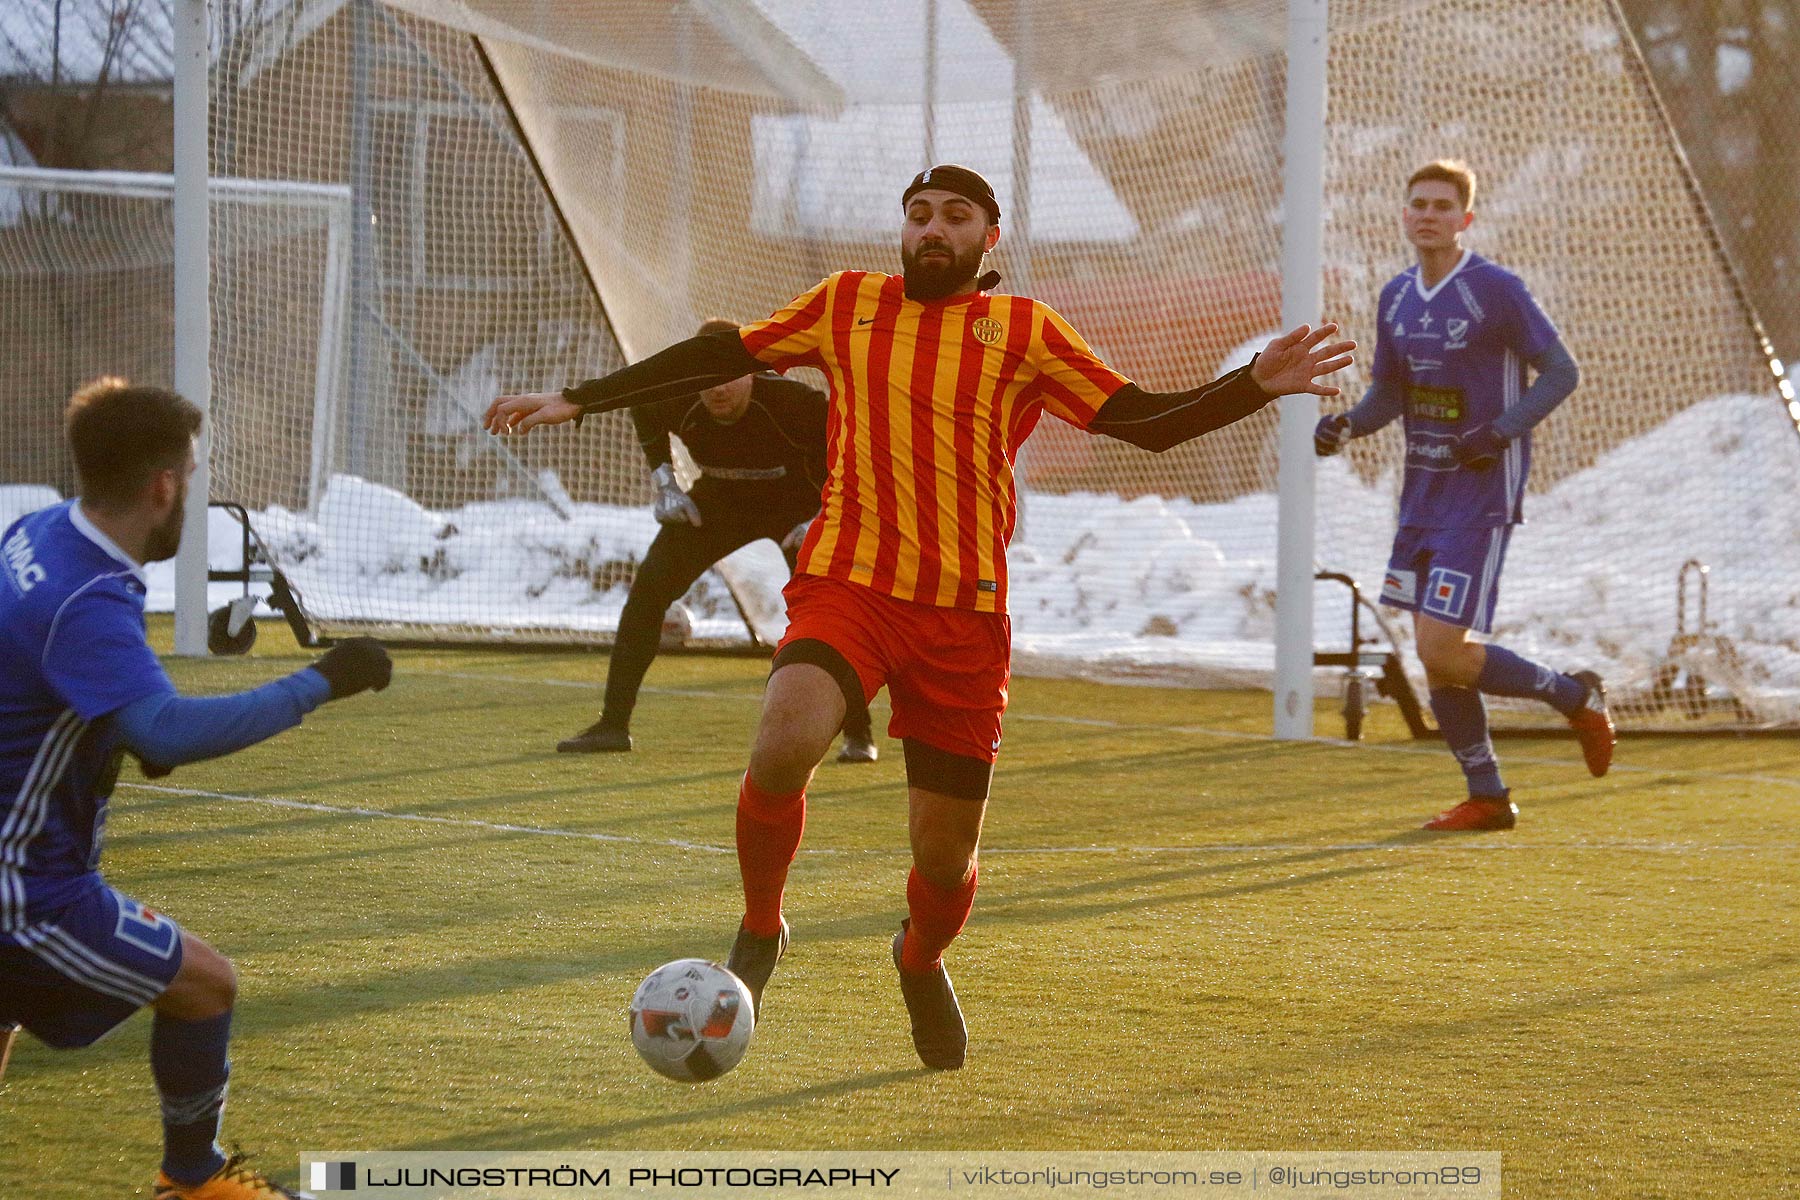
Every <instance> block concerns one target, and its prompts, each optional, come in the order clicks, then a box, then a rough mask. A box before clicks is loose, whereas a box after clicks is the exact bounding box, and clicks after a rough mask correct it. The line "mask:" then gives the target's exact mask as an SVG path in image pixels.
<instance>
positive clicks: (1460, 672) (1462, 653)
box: [1418, 636, 1481, 687]
mask: <svg viewBox="0 0 1800 1200" xmlns="http://www.w3.org/2000/svg"><path fill="white" fill-rule="evenodd" d="M1418 649H1419V663H1420V665H1422V666H1423V667H1424V668H1425V674H1426V675H1427V676H1429V677H1430V679H1431V680H1432V682H1434V683H1439V684H1447V685H1449V686H1451V687H1468V686H1469V685H1470V684H1472V683H1474V682H1475V677H1476V676H1477V675H1478V674H1480V670H1481V664H1480V649H1479V647H1477V646H1475V645H1474V644H1473V643H1471V642H1467V641H1464V640H1463V639H1462V638H1461V637H1460V636H1458V637H1446V636H1439V637H1424V638H1420V639H1419V645H1418Z"/></svg>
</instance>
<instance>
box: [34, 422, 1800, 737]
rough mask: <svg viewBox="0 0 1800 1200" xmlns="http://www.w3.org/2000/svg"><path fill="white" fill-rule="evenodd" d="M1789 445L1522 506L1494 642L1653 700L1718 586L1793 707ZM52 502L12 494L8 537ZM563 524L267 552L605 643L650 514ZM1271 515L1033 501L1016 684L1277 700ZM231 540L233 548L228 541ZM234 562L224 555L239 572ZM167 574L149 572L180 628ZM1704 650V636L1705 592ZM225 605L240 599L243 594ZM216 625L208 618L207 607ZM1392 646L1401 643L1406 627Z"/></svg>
mask: <svg viewBox="0 0 1800 1200" xmlns="http://www.w3.org/2000/svg"><path fill="white" fill-rule="evenodd" d="M1793 437H1794V434H1793V430H1792V429H1791V428H1790V427H1788V426H1787V424H1786V422H1785V421H1784V420H1783V417H1782V413H1781V410H1780V409H1779V407H1778V406H1776V405H1773V404H1771V403H1770V402H1769V400H1768V399H1767V398H1765V397H1762V396H1726V397H1721V398H1719V399H1716V400H1713V401H1710V402H1708V403H1705V404H1701V405H1696V406H1695V407H1693V408H1690V409H1688V410H1687V411H1686V412H1684V413H1682V414H1680V415H1679V416H1677V417H1675V418H1674V419H1672V420H1670V421H1668V422H1666V423H1665V424H1663V425H1662V426H1660V427H1658V428H1657V429H1655V430H1652V431H1651V432H1649V433H1647V434H1645V435H1643V436H1642V437H1639V438H1636V439H1634V440H1632V441H1630V442H1626V443H1623V444H1621V445H1619V446H1617V447H1616V448H1614V449H1613V450H1612V451H1611V452H1609V453H1608V454H1607V455H1605V456H1604V457H1603V458H1601V459H1600V460H1599V461H1597V462H1596V463H1595V464H1594V465H1593V466H1592V467H1590V468H1588V469H1587V470H1585V471H1582V472H1580V473H1578V474H1575V475H1572V476H1570V477H1568V478H1566V479H1564V480H1562V481H1561V482H1560V483H1559V484H1558V485H1557V486H1556V487H1555V488H1554V489H1553V490H1551V491H1550V492H1548V493H1546V494H1542V495H1534V496H1531V497H1529V498H1528V500H1527V508H1526V515H1527V517H1528V518H1529V521H1528V523H1527V524H1526V525H1524V526H1523V527H1521V528H1520V529H1519V530H1517V532H1516V533H1515V535H1514V537H1513V541H1512V545H1511V550H1510V553H1509V557H1508V561H1507V566H1506V572H1505V576H1504V581H1503V584H1502V588H1501V598H1500V611H1499V618H1498V621H1497V626H1496V629H1495V636H1496V638H1497V639H1498V640H1502V641H1504V642H1505V643H1506V644H1508V645H1509V646H1512V647H1513V648H1515V649H1517V650H1518V651H1519V652H1521V653H1524V654H1527V655H1529V656H1532V657H1536V658H1540V659H1543V660H1545V661H1547V662H1550V663H1553V664H1557V665H1563V666H1567V667H1573V666H1576V665H1581V666H1591V667H1594V668H1596V669H1598V670H1600V671H1602V672H1603V673H1605V674H1606V675H1607V677H1608V678H1609V680H1616V681H1621V682H1624V681H1631V680H1635V681H1639V682H1641V681H1643V680H1644V679H1646V678H1648V676H1649V675H1650V673H1652V672H1653V671H1654V670H1655V668H1656V666H1657V665H1658V663H1659V662H1660V661H1661V660H1663V659H1664V657H1665V656H1666V654H1667V652H1668V649H1669V645H1670V640H1671V638H1672V637H1673V635H1674V634H1675V632H1676V628H1677V618H1678V614H1677V612H1676V581H1677V578H1678V576H1679V575H1680V573H1681V570H1682V564H1683V563H1684V562H1686V561H1687V560H1688V559H1690V558H1696V559H1699V560H1702V561H1704V562H1705V563H1706V564H1707V565H1708V566H1709V567H1710V569H1711V571H1710V595H1709V597H1708V610H1707V614H1706V615H1707V618H1708V621H1709V623H1710V626H1711V627H1712V628H1714V629H1716V631H1717V632H1720V633H1723V634H1726V635H1728V636H1729V637H1730V638H1731V639H1732V641H1733V642H1734V643H1735V647H1736V650H1737V652H1738V654H1739V656H1740V659H1741V665H1742V669H1743V670H1744V672H1746V674H1747V675H1748V676H1749V677H1750V678H1752V679H1754V680H1757V681H1760V682H1762V683H1765V684H1772V685H1773V686H1774V687H1775V688H1777V689H1781V690H1786V691H1791V692H1794V694H1795V695H1796V703H1797V704H1800V493H1797V490H1796V487H1795V479H1794V464H1795V461H1796V455H1795V453H1794V450H1795V447H1794V444H1793ZM1396 482H1397V481H1395V480H1393V479H1381V480H1377V481H1375V482H1374V483H1373V484H1371V483H1366V482H1364V481H1363V480H1361V479H1360V478H1358V477H1357V476H1356V475H1355V473H1354V472H1352V471H1351V469H1350V468H1349V465H1348V464H1347V463H1346V462H1344V461H1343V460H1341V459H1328V460H1325V461H1323V462H1322V463H1320V465H1319V473H1318V509H1319V533H1318V538H1317V557H1318V560H1319V562H1320V563H1321V564H1322V565H1324V566H1326V567H1328V568H1330V569H1333V570H1340V571H1346V572H1348V573H1350V574H1352V575H1354V576H1355V577H1356V578H1357V579H1358V580H1359V582H1360V583H1361V584H1362V586H1363V588H1364V591H1365V594H1366V595H1368V596H1370V597H1371V598H1373V596H1374V595H1375V594H1376V592H1377V591H1378V589H1379V586H1380V579H1381V574H1382V570H1383V567H1384V566H1385V564H1386V561H1387V554H1388V549H1389V544H1390V542H1391V540H1392V537H1393V531H1394V501H1393V495H1394V490H1395V486H1394V485H1395V483H1396ZM51 499H54V493H51V492H49V491H48V489H41V488H38V489H26V488H0V518H5V519H10V517H11V516H15V515H17V514H18V513H20V512H24V511H28V510H29V509H31V508H35V507H38V506H40V505H41V504H43V503H46V502H48V501H49V500H51ZM570 511H571V516H570V519H568V520H566V521H564V520H561V519H558V518H557V517H555V516H554V515H553V514H551V512H550V511H549V510H548V509H547V508H545V507H544V506H543V505H541V504H538V503H535V502H531V501H524V500H505V501H493V502H488V503H480V504H470V505H467V506H465V507H463V508H459V509H457V510H455V511H453V512H434V511H431V510H428V509H425V508H422V507H420V506H419V505H418V504H416V503H414V502H413V501H412V500H411V499H409V498H408V497H406V496H404V495H402V494H400V493H398V492H396V491H393V490H392V489H389V488H385V487H382V486H380V485H377V484H374V483H370V482H367V481H364V480H361V479H356V478H352V477H348V476H338V477H336V478H334V479H332V481H331V483H330V487H329V488H328V490H327V492H326V495H325V497H324V499H323V501H322V502H321V504H320V506H319V511H318V513H317V516H316V518H314V517H309V516H307V515H305V514H301V513H293V512H288V511H286V510H284V509H281V508H270V509H268V510H266V511H264V512H261V513H258V514H256V515H255V517H254V523H255V526H256V528H257V531H258V532H259V533H260V534H261V536H262V538H263V540H264V541H265V542H266V543H267V544H268V546H269V548H270V551H271V553H272V554H273V555H274V557H275V559H276V561H277V562H278V563H280V565H281V567H282V569H283V570H284V571H285V572H286V573H287V575H288V577H289V578H290V579H291V580H292V581H293V583H294V584H295V586H296V587H297V588H298V590H299V591H300V593H301V595H302V596H303V598H304V600H305V603H306V605H307V607H308V609H309V610H310V611H311V612H312V613H313V614H314V615H315V616H317V617H318V618H320V619H322V620H324V621H326V622H330V621H334V620H336V621H358V622H369V621H373V622H379V623H389V624H400V625H423V626H428V627H429V626H453V625H454V626H464V627H469V628H473V629H477V630H482V629H493V630H512V631H531V630H543V631H547V632H548V631H574V632H577V633H585V634H597V635H605V634H609V633H610V632H611V631H612V630H613V628H614V627H615V626H616V624H617V622H618V616H619V610H620V609H621V607H622V606H623V604H624V600H625V595H626V592H627V590H628V588H629V585H630V581H631V578H632V576H633V574H634V572H635V570H636V565H637V563H638V562H639V561H640V560H641V559H642V557H643V554H644V551H645V550H646V549H647V547H648V546H649V544H650V541H651V539H652V538H653V537H654V536H655V533H656V528H657V527H656V523H655V521H654V520H653V519H652V517H651V515H650V513H649V511H648V510H647V509H643V508H621V507H614V506H608V505H595V504H576V505H573V506H572V508H571V510H570ZM1276 513H1277V502H1276V498H1275V497H1274V496H1273V495H1252V496H1244V497H1240V498H1238V499H1236V500H1233V501H1231V502H1229V503H1224V504H1211V505H1202V504H1196V503H1193V502H1191V501H1187V500H1171V499H1163V498H1160V497H1154V496H1145V497H1139V498H1136V499H1131V500H1126V499H1121V498H1119V497H1117V496H1107V495H1093V494H1076V495H1038V494H1031V495H1028V496H1026V498H1025V502H1024V507H1023V513H1022V521H1021V527H1020V531H1019V535H1018V536H1017V537H1016V538H1015V540H1014V544H1013V547H1012V552H1011V554H1010V556H1009V561H1010V570H1011V611H1012V617H1013V636H1014V648H1015V652H1016V655H1017V660H1018V665H1019V667H1020V668H1021V670H1053V671H1092V672H1102V673H1107V674H1114V675H1132V674H1140V675H1157V674H1161V675H1171V674H1175V675H1185V676H1187V677H1190V678H1203V679H1204V678H1210V679H1213V680H1215V681H1219V682H1266V681H1267V679H1268V676H1269V672H1270V671H1271V669H1272V666H1273V645H1272V639H1273V633H1274V589H1275V574H1276V571H1275V553H1276ZM221 521H222V522H223V523H224V527H223V528H221V526H220V522H221ZM235 530H236V525H235V523H233V522H231V521H230V520H229V518H226V517H224V516H223V514H220V513H217V512H215V514H214V529H213V534H212V536H213V543H212V544H213V548H214V555H213V556H214V558H215V560H216V561H215V565H224V566H235V565H236V533H235ZM227 547H228V551H227V549H226V548H227ZM733 562H734V564H735V570H734V573H733V578H734V579H737V580H740V581H741V582H742V583H745V584H747V585H748V586H750V587H752V588H755V589H756V590H758V591H761V592H762V593H763V594H764V596H765V597H766V596H770V595H773V594H775V593H778V592H779V589H780V586H781V584H782V582H783V579H784V576H785V567H784V565H783V564H782V563H781V561H780V558H779V556H778V555H777V554H776V553H775V551H774V549H773V547H772V545H769V544H759V545H758V546H756V547H749V548H746V550H744V551H740V552H739V554H738V555H736V556H734V558H733ZM171 580H172V571H171V567H170V565H169V564H158V565H156V566H153V567H152V571H151V581H152V588H151V601H152V604H153V606H156V607H162V608H167V607H169V606H170V602H171V598H172V584H171ZM1690 584H1691V585H1693V586H1691V587H1690V595H1689V612H1688V620H1689V626H1690V629H1692V630H1694V631H1699V624H1698V618H1699V595H1698V586H1697V585H1698V576H1697V575H1691V576H1690ZM214 586H215V594H217V589H218V588H219V587H220V586H224V588H225V589H226V591H227V592H230V591H232V590H235V589H234V587H233V585H214ZM217 602H218V601H216V600H215V603H217ZM688 604H689V606H690V608H691V609H693V610H694V616H695V636H696V638H700V639H706V640H712V641H738V642H743V641H745V640H747V639H746V633H745V629H744V624H743V621H742V619H741V618H740V617H739V616H738V614H737V610H736V607H735V605H734V604H733V602H732V600H731V597H730V594H729V593H728V592H727V590H726V589H725V587H724V586H723V582H722V581H721V580H720V579H719V578H718V576H716V575H712V574H709V575H707V576H704V577H703V578H702V580H701V582H700V583H699V584H697V585H696V586H695V590H694V591H693V592H692V593H690V595H689V597H688ZM1348 604H1349V598H1348V595H1347V594H1346V592H1345V590H1344V589H1343V588H1342V587H1341V586H1340V585H1337V584H1321V585H1319V586H1318V588H1317V591H1316V604H1315V621H1314V631H1315V643H1316V644H1317V645H1318V646H1320V647H1321V648H1330V649H1341V648H1344V647H1345V644H1346V642H1347V635H1348V624H1349V621H1348ZM1394 624H1395V625H1396V626H1397V628H1398V630H1399V632H1400V633H1401V635H1402V637H1403V638H1404V636H1405V635H1406V632H1407V629H1406V623H1405V622H1404V621H1397V622H1394Z"/></svg>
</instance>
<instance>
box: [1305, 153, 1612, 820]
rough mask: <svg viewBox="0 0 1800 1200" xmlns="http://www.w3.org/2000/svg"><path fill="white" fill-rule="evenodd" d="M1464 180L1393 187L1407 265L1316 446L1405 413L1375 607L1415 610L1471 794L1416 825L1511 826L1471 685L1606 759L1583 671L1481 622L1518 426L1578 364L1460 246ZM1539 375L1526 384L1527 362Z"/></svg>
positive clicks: (1601, 720) (1520, 478) (1593, 695)
mask: <svg viewBox="0 0 1800 1200" xmlns="http://www.w3.org/2000/svg"><path fill="white" fill-rule="evenodd" d="M1474 204H1475V175H1474V172H1472V171H1471V170H1469V168H1468V167H1467V166H1465V165H1463V164H1462V163H1460V162H1453V161H1439V162H1434V163H1431V164H1429V165H1427V166H1424V167H1421V168H1420V169H1419V170H1417V171H1415V172H1414V173H1413V175H1412V178H1411V179H1409V180H1407V183H1406V206H1405V208H1404V210H1403V215H1402V225H1403V227H1404V229H1405V232H1406V238H1407V240H1408V241H1409V242H1411V243H1412V246H1413V249H1414V250H1415V251H1417V253H1418V260H1419V261H1418V264H1417V265H1416V266H1413V267H1410V268H1408V269H1407V270H1405V271H1402V272H1401V273H1400V274H1399V275H1396V276H1395V277H1394V278H1393V279H1392V280H1390V281H1389V282H1388V284H1387V286H1386V287H1384V288H1382V290H1381V300H1380V304H1379V307H1378V312H1379V319H1380V322H1381V326H1380V330H1379V336H1378V337H1377V340H1376V343H1375V362H1374V366H1373V368H1372V370H1371V373H1372V375H1373V377H1374V382H1373V383H1372V384H1371V386H1370V388H1369V390H1368V393H1367V394H1366V395H1364V396H1363V398H1362V400H1361V402H1359V403H1358V404H1357V405H1356V406H1355V407H1354V408H1352V409H1351V410H1350V411H1349V412H1345V413H1333V414H1331V415H1329V416H1326V417H1324V418H1323V419H1321V420H1320V421H1319V424H1318V428H1317V429H1316V430H1315V431H1314V435H1313V443H1314V449H1315V450H1317V452H1318V453H1319V454H1320V455H1328V454H1336V453H1337V452H1338V451H1339V450H1340V449H1341V448H1342V447H1343V444H1344V443H1345V442H1346V441H1348V440H1350V439H1351V438H1356V437H1364V436H1367V435H1368V434H1371V433H1374V432H1375V431H1376V430H1377V429H1380V428H1382V427H1383V426H1385V425H1387V424H1389V423H1390V422H1392V421H1393V420H1394V418H1396V417H1403V418H1404V421H1405V428H1406V473H1405V480H1404V482H1403V484H1402V486H1401V492H1400V530H1399V534H1398V536H1396V538H1395V539H1394V550H1393V554H1392V555H1391V557H1390V558H1389V560H1388V568H1387V575H1386V578H1385V579H1384V581H1383V583H1382V587H1381V602H1382V603H1383V604H1387V605H1392V606H1393V607H1395V608H1402V609H1406V610H1407V611H1409V612H1411V613H1412V614H1413V631H1414V634H1415V637H1416V641H1417V646H1418V651H1419V658H1420V660H1421V661H1422V662H1423V663H1424V665H1425V675H1426V679H1427V681H1428V683H1429V685H1430V689H1431V710H1432V712H1433V713H1435V714H1436V715H1437V720H1438V727H1439V728H1440V729H1441V730H1442V731H1443V734H1444V740H1445V741H1447V742H1449V743H1450V749H1451V752H1452V753H1454V754H1455V755H1456V761H1457V762H1458V763H1460V764H1461V765H1462V769H1463V774H1464V775H1465V776H1466V777H1467V779H1468V784H1469V798H1468V799H1467V800H1465V801H1463V802H1462V803H1461V804H1458V805H1456V806H1455V807H1453V808H1450V809H1448V810H1446V811H1444V812H1442V813H1439V814H1438V815H1437V816H1436V817H1434V818H1433V819H1431V820H1430V821H1427V822H1426V823H1425V828H1427V829H1443V830H1484V829H1511V828H1512V827H1513V824H1514V822H1515V821H1516V820H1517V817H1518V811H1519V810H1518V808H1517V806H1516V805H1514V804H1513V803H1512V798H1511V795H1510V793H1509V792H1508V790H1507V788H1506V786H1505V785H1504V784H1503V783H1502V782H1501V780H1500V765H1499V763H1498V762H1497V761H1496V760H1495V758H1494V747H1493V742H1492V740H1491V739H1490V737H1489V735H1488V720H1487V707H1486V705H1485V704H1484V703H1483V701H1482V698H1481V697H1482V693H1484V692H1485V693H1487V694H1488V695H1491V696H1525V697H1533V698H1536V699H1538V700H1542V701H1543V702H1544V703H1546V704H1549V705H1550V706H1552V707H1553V708H1555V709H1556V710H1557V711H1558V712H1560V713H1562V714H1563V715H1564V716H1565V717H1567V718H1568V720H1569V724H1570V725H1571V726H1572V727H1573V728H1574V730H1575V735H1576V737H1577V738H1578V739H1579V740H1580V743H1581V752H1582V756H1583V757H1584V758H1585V759H1586V761H1587V768H1588V770H1589V771H1590V772H1591V773H1592V774H1594V775H1596V776H1599V775H1604V774H1606V770H1607V767H1608V766H1610V765H1611V763H1612V751H1613V724H1612V718H1611V717H1610V716H1609V715H1608V713H1607V710H1606V693H1605V689H1604V688H1603V687H1602V686H1601V681H1600V677H1599V676H1598V675H1596V674H1594V673H1593V672H1592V671H1577V672H1576V673H1574V674H1572V675H1565V674H1563V673H1561V672H1559V671H1554V670H1552V669H1550V668H1549V667H1544V666H1539V665H1538V664H1536V663H1533V662H1529V661H1527V660H1526V659H1524V658H1521V657H1520V656H1519V655H1517V654H1514V653H1513V652H1512V651H1510V650H1507V649H1506V648H1504V647H1502V646H1495V645H1484V644H1482V643H1480V642H1476V641H1471V640H1470V638H1469V635H1470V634H1471V633H1480V634H1485V633H1488V632H1490V631H1491V630H1492V628H1493V620H1494V602H1495V600H1496V599H1497V597H1498V594H1499V587H1500V567H1501V564H1502V563H1503V562H1504V561H1505V559H1506V546H1507V542H1508V540H1509V539H1510V538H1511V537H1512V530H1513V526H1514V525H1516V524H1519V523H1520V522H1521V521H1523V520H1524V511H1523V501H1524V496H1525V476H1526V472H1527V471H1529V470H1530V468H1531V429H1532V427H1533V426H1534V425H1536V424H1537V423H1538V422H1539V421H1541V420H1543V419H1544V417H1545V416H1546V415H1548V414H1549V412H1550V411H1551V410H1552V409H1554V408H1555V407H1556V406H1557V405H1558V404H1560V403H1561V402H1562V401H1563V399H1564V398H1565V397H1567V396H1568V395H1569V393H1570V392H1572V391H1574V390H1575V385H1576V383H1577V382H1578V381H1579V378H1580V376H1579V372H1578V370H1577V368H1576V366H1575V360H1574V359H1573V358H1571V357H1570V356H1569V352H1568V350H1566V349H1565V348H1564V347H1563V344H1562V340H1561V338H1560V337H1558V335H1557V332H1556V327H1555V326H1554V325H1552V324H1551V323H1550V319H1549V318H1548V317H1546V316H1545V315H1544V313H1543V310H1542V309H1540V308H1539V307H1538V306H1537V302H1536V301H1535V300H1533V299H1532V297H1531V293H1530V292H1528V291H1527V290H1526V289H1525V285H1524V284H1523V283H1522V282H1520V280H1519V278H1518V276H1516V275H1514V274H1512V273H1511V272H1509V271H1506V270H1503V269H1502V268H1500V267H1498V266H1496V265H1495V264H1494V263H1491V262H1489V261H1488V260H1487V259H1485V258H1483V257H1482V256H1481V255H1479V254H1476V253H1474V252H1473V251H1470V250H1466V249H1464V248H1463V246H1462V234H1463V231H1464V230H1466V229H1467V228H1468V227H1469V225H1470V223H1471V222H1473V221H1474V219H1475V209H1474ZM1527 365H1529V366H1530V367H1531V368H1532V369H1533V370H1535V371H1536V372H1537V378H1536V380H1534V381H1533V382H1532V384H1531V386H1530V387H1526V386H1525V379H1526V370H1525V368H1526V366H1527Z"/></svg>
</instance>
